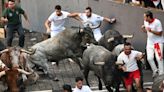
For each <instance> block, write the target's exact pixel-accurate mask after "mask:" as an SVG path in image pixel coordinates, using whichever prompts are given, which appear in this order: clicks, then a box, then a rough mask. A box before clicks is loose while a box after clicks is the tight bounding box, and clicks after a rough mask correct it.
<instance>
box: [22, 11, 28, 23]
mask: <svg viewBox="0 0 164 92" xmlns="http://www.w3.org/2000/svg"><path fill="white" fill-rule="evenodd" d="M23 17H24V18H25V20H26V21H28V22H29V20H28V17H27V14H26V13H24V14H23Z"/></svg>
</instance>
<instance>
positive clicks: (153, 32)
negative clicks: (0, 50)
mask: <svg viewBox="0 0 164 92" xmlns="http://www.w3.org/2000/svg"><path fill="white" fill-rule="evenodd" d="M125 1H126V2H134V1H135V2H137V1H139V2H141V1H144V0H132V1H130V0H125ZM146 1H152V2H153V4H154V6H155V7H157V8H159V9H162V4H163V3H162V1H163V0H145V2H146ZM145 4H146V3H145ZM20 15H23V16H24V18H25V20H26V21H27V23H29V20H28V17H27V14H26V13H25V11H24V10H23V9H22V8H20V7H18V6H16V4H15V1H14V0H9V1H8V5H7V7H6V9H5V10H4V11H3V14H2V17H1V21H2V22H3V23H5V24H6V31H7V32H6V33H7V46H8V47H10V46H12V39H13V35H14V32H15V30H16V31H17V32H18V34H19V46H20V47H22V48H23V47H24V40H25V39H24V35H25V33H24V31H23V28H22V23H21V18H20ZM69 17H71V18H74V19H76V20H78V21H80V22H81V23H82V24H83V25H84V26H86V25H85V23H88V22H89V23H91V24H92V25H93V26H94V25H97V24H98V23H100V22H102V21H106V22H109V23H114V22H116V19H115V18H107V17H103V16H100V15H98V14H95V13H93V12H92V8H91V7H86V9H85V12H84V13H69V12H67V11H62V7H61V6H60V5H56V6H55V10H54V12H53V13H52V14H51V15H50V16H49V17H48V19H47V20H46V21H45V27H46V29H47V33H50V37H55V36H56V35H57V34H58V33H60V32H62V31H63V30H64V29H65V27H64V26H65V22H66V19H67V18H69ZM143 17H144V24H143V25H142V26H141V29H142V31H143V32H145V33H147V46H146V50H147V52H146V53H147V60H148V62H149V64H150V66H151V69H152V71H153V74H152V77H153V78H155V77H156V76H158V75H162V74H164V68H163V67H164V62H163V42H164V39H163V35H162V34H163V29H162V23H161V22H160V20H159V19H157V18H154V16H153V13H152V12H151V11H146V12H145V13H144V14H143ZM93 34H94V38H95V40H96V41H99V39H100V38H101V37H102V36H103V34H102V32H101V30H100V28H96V29H94V30H93ZM131 47H132V46H131V44H130V43H126V44H124V51H123V52H122V53H120V55H119V56H118V58H117V61H124V63H125V64H124V65H122V66H120V67H119V69H121V70H123V71H124V72H126V73H128V76H126V77H124V83H125V87H126V89H127V92H131V88H132V87H131V85H132V83H133V80H134V82H135V83H136V88H137V90H138V92H143V90H142V88H141V85H140V84H141V83H140V82H141V81H140V78H141V75H140V71H139V70H138V66H137V61H138V59H141V58H142V57H143V53H141V52H139V51H135V50H132V49H131ZM154 54H155V58H156V60H157V64H158V67H157V66H156V64H155V61H154ZM63 90H64V92H72V90H71V86H70V85H67V84H66V85H64V86H63ZM73 92H91V89H90V88H89V87H88V86H84V85H83V79H82V78H81V77H77V78H76V87H75V89H74V91H73Z"/></svg>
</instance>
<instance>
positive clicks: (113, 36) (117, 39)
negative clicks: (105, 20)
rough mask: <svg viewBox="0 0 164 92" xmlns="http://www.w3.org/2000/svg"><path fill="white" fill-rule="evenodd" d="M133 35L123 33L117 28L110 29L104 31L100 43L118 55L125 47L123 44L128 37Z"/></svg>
mask: <svg viewBox="0 0 164 92" xmlns="http://www.w3.org/2000/svg"><path fill="white" fill-rule="evenodd" d="M132 37H133V35H121V34H120V33H119V32H118V31H116V30H108V31H106V32H105V33H104V35H103V37H102V38H101V39H100V40H99V42H98V44H99V45H101V46H103V47H105V48H106V49H108V50H109V51H114V52H115V53H116V55H118V54H119V53H120V52H119V51H122V49H123V44H124V43H125V42H126V40H127V39H128V38H132Z"/></svg>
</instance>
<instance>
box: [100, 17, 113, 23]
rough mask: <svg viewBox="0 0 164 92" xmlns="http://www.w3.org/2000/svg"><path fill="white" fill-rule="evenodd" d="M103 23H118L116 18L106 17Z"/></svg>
mask: <svg viewBox="0 0 164 92" xmlns="http://www.w3.org/2000/svg"><path fill="white" fill-rule="evenodd" d="M103 21H106V22H109V23H114V22H116V18H111V19H110V18H107V17H104V19H103Z"/></svg>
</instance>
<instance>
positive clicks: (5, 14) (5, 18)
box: [1, 9, 8, 23]
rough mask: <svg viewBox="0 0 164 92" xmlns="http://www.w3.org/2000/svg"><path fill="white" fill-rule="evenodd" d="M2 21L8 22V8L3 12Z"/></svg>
mask: <svg viewBox="0 0 164 92" xmlns="http://www.w3.org/2000/svg"><path fill="white" fill-rule="evenodd" d="M1 21H2V23H7V22H8V19H7V9H5V10H4V11H3V13H2V17H1Z"/></svg>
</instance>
